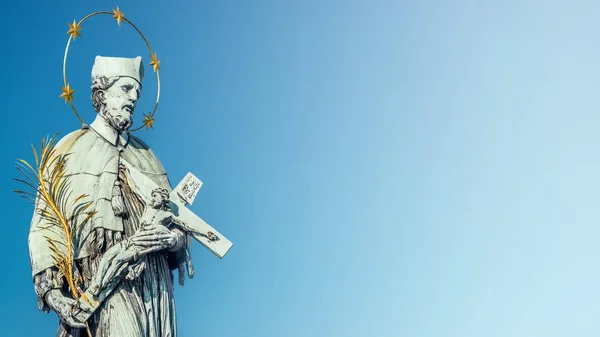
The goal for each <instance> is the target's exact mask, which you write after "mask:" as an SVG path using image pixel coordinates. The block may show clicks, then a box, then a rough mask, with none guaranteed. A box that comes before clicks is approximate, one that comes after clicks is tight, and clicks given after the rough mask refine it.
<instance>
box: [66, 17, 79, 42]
mask: <svg viewBox="0 0 600 337" xmlns="http://www.w3.org/2000/svg"><path fill="white" fill-rule="evenodd" d="M67 25H69V31H68V32H67V34H69V35H71V37H72V38H73V40H75V38H77V37H78V36H79V37H81V33H80V32H79V30H81V26H80V25H78V24H77V22H76V21H75V20H73V24H70V23H67Z"/></svg>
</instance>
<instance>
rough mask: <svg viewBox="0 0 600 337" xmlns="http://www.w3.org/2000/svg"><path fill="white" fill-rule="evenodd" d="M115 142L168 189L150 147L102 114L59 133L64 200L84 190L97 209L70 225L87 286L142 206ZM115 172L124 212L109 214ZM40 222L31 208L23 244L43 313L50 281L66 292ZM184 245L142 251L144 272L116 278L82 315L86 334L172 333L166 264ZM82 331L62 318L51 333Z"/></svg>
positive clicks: (172, 336)
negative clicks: (81, 126) (91, 312)
mask: <svg viewBox="0 0 600 337" xmlns="http://www.w3.org/2000/svg"><path fill="white" fill-rule="evenodd" d="M119 146H122V147H123V149H124V150H123V152H122V153H121V155H120V157H121V158H122V159H123V160H124V161H126V162H127V163H129V164H130V165H133V166H134V167H135V168H137V169H138V170H139V171H140V172H142V173H143V174H144V175H146V176H147V177H148V178H150V179H151V180H153V181H154V182H155V183H156V184H157V185H159V186H160V187H162V188H166V189H167V190H168V191H171V185H170V183H169V179H168V177H167V174H166V173H165V170H164V168H163V166H162V165H161V163H160V161H159V160H158V158H157V157H156V156H155V155H154V153H153V152H152V151H151V150H150V148H149V147H148V146H147V145H146V144H144V143H143V142H142V141H141V140H139V139H138V138H136V137H133V136H131V135H128V134H126V133H125V134H122V135H119V134H118V133H117V132H116V131H115V130H113V129H112V128H110V126H108V125H107V124H106V123H105V122H104V120H103V119H102V118H101V117H98V118H97V119H96V121H95V122H94V123H92V125H91V126H90V128H89V129H82V130H78V131H75V132H72V133H70V134H69V135H67V136H65V137H64V138H62V139H61V140H60V141H59V142H58V144H57V145H56V147H55V148H56V150H57V153H61V154H69V157H68V159H67V165H66V173H67V176H68V177H69V179H70V181H71V184H70V191H71V199H73V198H76V197H77V196H79V195H82V194H88V195H89V197H88V198H87V199H84V200H86V201H87V200H91V201H93V206H92V207H91V209H92V210H95V211H96V212H97V214H96V215H94V216H93V217H92V218H91V220H90V221H89V222H88V223H87V224H86V225H85V226H82V227H81V228H80V230H79V231H77V233H76V234H77V235H76V238H75V241H74V244H75V260H76V266H77V271H78V272H79V273H80V274H81V276H82V278H83V285H84V287H86V288H87V287H88V286H89V283H90V281H91V279H92V276H93V275H94V273H95V272H96V269H97V268H98V264H99V261H100V259H101V258H102V255H103V253H104V252H105V251H106V250H107V249H108V248H110V247H112V246H113V245H114V244H116V243H118V242H120V241H121V240H123V239H126V238H127V237H129V236H131V235H132V234H133V233H134V232H135V230H136V229H137V228H138V227H139V218H140V216H141V214H142V213H143V210H144V207H145V205H144V202H143V198H142V196H140V195H137V194H136V193H135V188H134V186H135V182H134V181H131V178H130V177H129V176H128V174H127V169H126V168H121V169H119V150H118V147H119ZM119 171H121V172H120V173H121V174H120V175H119ZM117 177H120V178H119V179H120V180H121V184H122V193H123V200H124V204H125V209H126V214H125V215H124V216H117V215H115V212H114V211H113V207H112V205H111V197H112V190H113V185H114V182H115V179H117ZM69 205H71V203H69ZM44 224H45V223H44V219H43V218H42V217H41V216H39V214H38V212H36V213H35V214H34V216H33V219H32V223H31V228H30V234H29V247H30V260H31V268H32V277H33V280H34V285H35V290H36V293H37V295H38V305H39V308H40V310H43V311H46V312H48V311H49V307H48V305H47V303H46V302H45V300H44V295H45V294H46V292H47V291H49V290H50V289H52V288H57V287H62V288H63V293H65V294H66V293H68V291H67V289H66V285H65V284H64V282H63V280H62V278H61V276H60V275H58V273H57V271H56V269H55V268H54V267H53V265H54V261H53V260H52V257H51V256H52V252H51V251H50V249H49V247H48V244H47V241H46V238H44V236H50V237H52V236H53V234H52V233H50V232H49V231H47V230H43V229H41V228H40V226H43V225H44ZM55 238H57V237H55ZM185 247H187V245H184V248H183V249H182V250H180V251H179V252H167V251H160V252H156V253H151V254H149V255H148V256H146V257H145V260H144V262H145V264H146V267H145V270H144V272H143V273H142V274H141V275H140V276H138V277H137V278H135V279H133V280H125V279H123V281H121V283H120V284H119V285H118V286H117V288H115V290H114V291H113V293H112V294H111V295H110V296H109V297H108V298H107V299H106V300H105V302H104V303H103V305H102V306H101V308H99V309H98V311H96V312H95V313H94V315H93V316H92V317H91V319H90V320H89V321H88V322H89V325H90V328H91V330H92V334H93V336H94V337H176V336H177V331H176V318H175V303H174V297H173V275H172V270H174V269H176V268H178V267H180V268H181V265H182V264H183V262H184V261H185V256H186V254H187V252H186V251H185V249H186V248H185ZM180 272H181V269H180ZM180 277H181V275H180ZM83 290H85V288H84V289H83ZM86 335H87V334H86V332H85V330H80V329H72V328H70V327H68V326H66V325H64V324H62V323H61V325H60V327H59V331H58V336H71V337H75V336H86Z"/></svg>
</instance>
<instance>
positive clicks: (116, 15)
mask: <svg viewBox="0 0 600 337" xmlns="http://www.w3.org/2000/svg"><path fill="white" fill-rule="evenodd" d="M124 17H125V13H123V12H121V10H120V9H119V7H118V6H117V9H113V19H117V24H118V25H119V26H120V25H121V21H123V18H124Z"/></svg>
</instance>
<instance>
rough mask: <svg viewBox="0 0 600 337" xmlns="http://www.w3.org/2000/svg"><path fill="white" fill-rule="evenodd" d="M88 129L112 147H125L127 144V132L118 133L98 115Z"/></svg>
mask: <svg viewBox="0 0 600 337" xmlns="http://www.w3.org/2000/svg"><path fill="white" fill-rule="evenodd" d="M90 128H91V129H92V130H94V131H95V132H96V133H97V134H98V135H99V136H100V137H102V138H104V139H105V140H106V141H107V142H109V143H111V144H112V145H113V146H117V145H121V146H122V147H125V146H126V145H127V143H128V142H129V132H121V133H119V132H118V131H117V130H115V129H113V127H112V126H110V124H108V121H107V120H106V119H104V118H103V117H102V116H100V115H96V119H95V120H94V122H93V123H92V124H91V125H90ZM117 142H118V143H117Z"/></svg>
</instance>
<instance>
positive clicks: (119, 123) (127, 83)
mask: <svg viewBox="0 0 600 337" xmlns="http://www.w3.org/2000/svg"><path fill="white" fill-rule="evenodd" d="M141 89H142V88H141V86H140V84H139V83H138V81H136V80H134V79H133V78H131V77H121V78H119V79H118V80H117V81H116V82H115V83H114V84H113V85H112V86H111V87H110V88H108V89H106V90H104V107H103V109H102V111H101V114H102V117H104V118H105V119H106V120H107V121H108V123H109V124H110V125H111V126H112V127H113V128H114V129H115V130H117V131H126V130H128V129H129V128H130V127H131V125H133V110H135V106H136V104H137V101H138V99H139V98H140V94H141Z"/></svg>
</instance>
